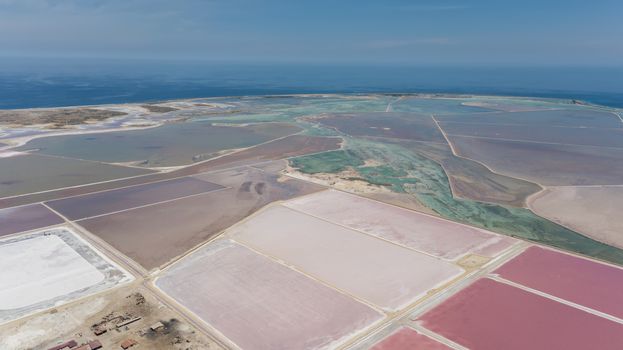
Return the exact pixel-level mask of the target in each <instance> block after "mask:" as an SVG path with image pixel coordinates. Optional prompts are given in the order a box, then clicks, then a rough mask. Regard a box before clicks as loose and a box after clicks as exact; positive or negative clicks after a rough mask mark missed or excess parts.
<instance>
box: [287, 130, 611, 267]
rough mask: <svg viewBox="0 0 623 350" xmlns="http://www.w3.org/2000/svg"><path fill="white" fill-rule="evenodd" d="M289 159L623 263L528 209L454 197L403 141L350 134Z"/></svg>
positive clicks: (441, 210) (443, 211) (434, 168)
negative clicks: (333, 147) (352, 173)
mask: <svg viewBox="0 0 623 350" xmlns="http://www.w3.org/2000/svg"><path fill="white" fill-rule="evenodd" d="M327 153H329V152H327ZM370 159H371V160H374V161H376V162H378V163H379V164H383V165H380V166H372V167H370V166H365V165H364V161H365V160H370ZM291 163H292V165H293V166H295V167H297V168H299V170H300V171H302V172H309V173H310V174H313V173H318V172H333V173H336V172H340V171H342V170H345V169H346V168H347V167H352V168H353V169H354V170H356V171H357V173H358V174H359V176H360V177H361V179H362V180H365V181H367V182H369V183H371V184H377V185H381V186H387V187H389V188H391V189H392V191H394V192H398V193H409V194H412V195H413V196H415V197H416V198H417V199H418V200H419V201H420V202H421V203H422V204H424V205H425V206H426V207H428V208H430V209H432V210H434V211H435V212H436V213H438V214H439V215H440V216H442V217H444V218H446V219H450V220H453V221H459V222H463V223H467V224H470V225H473V226H477V227H480V228H484V229H488V230H491V231H494V232H498V233H502V234H505V235H508V236H512V237H517V238H521V239H525V240H529V241H533V242H537V243H541V244H546V245H550V246H553V247H556V248H560V249H563V250H568V251H572V252H576V253H580V254H583V255H587V256H591V257H594V258H597V259H601V260H606V261H609V262H613V263H615V264H618V265H623V250H621V249H618V248H615V247H611V246H608V245H606V244H604V243H601V242H598V241H595V240H592V239H590V238H588V237H585V236H583V235H580V234H578V233H576V232H574V231H572V230H569V229H567V228H565V227H563V226H560V225H558V224H555V223H553V222H551V221H549V220H546V219H544V218H541V217H539V216H537V215H536V214H534V213H532V212H531V211H530V210H528V209H524V208H516V207H510V206H502V205H495V204H488V203H481V202H477V201H471V200H465V199H458V198H455V197H453V195H452V190H451V189H450V183H449V181H448V177H447V176H446V173H445V172H444V170H443V168H442V167H441V166H440V165H439V164H438V163H436V162H434V161H432V160H430V159H428V158H426V157H424V156H422V155H419V154H417V153H415V152H413V151H411V150H409V149H407V148H405V147H402V146H399V145H394V144H387V143H382V142H375V141H370V140H367V139H366V140H364V139H359V138H351V137H347V139H346V149H345V150H344V151H340V153H335V152H334V153H333V154H330V155H327V154H326V153H320V154H315V155H309V156H303V157H297V158H294V159H292V161H291ZM319 164H321V165H319Z"/></svg>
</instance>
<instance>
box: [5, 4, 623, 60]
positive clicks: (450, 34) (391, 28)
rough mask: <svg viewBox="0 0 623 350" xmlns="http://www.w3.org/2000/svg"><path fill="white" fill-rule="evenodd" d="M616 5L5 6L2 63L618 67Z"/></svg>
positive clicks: (621, 34)
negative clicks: (50, 59)
mask: <svg viewBox="0 0 623 350" xmlns="http://www.w3.org/2000/svg"><path fill="white" fill-rule="evenodd" d="M622 14H623V1H621V0H603V1H599V0H593V1H578V0H566V1H554V0H540V1H533V0H515V1H506V0H497V1H458V0H455V1H445V0H438V1H417V0H413V1H390V0H385V1H382V0H379V1H366V0H359V1H351V0H333V1H327V0H314V1H297V0H256V1H245V0H203V1H200V0H109V1H104V0H47V1H45V0H0V47H1V49H0V56H69V57H72V56H74V57H118V58H162V59H200V60H214V61H243V62H317V63H351V62H355V63H407V64H456V65H463V64H500V65H505V64H509V65H621V62H623V59H622V58H621V57H623V39H622V38H623V19H622V18H621V15H622Z"/></svg>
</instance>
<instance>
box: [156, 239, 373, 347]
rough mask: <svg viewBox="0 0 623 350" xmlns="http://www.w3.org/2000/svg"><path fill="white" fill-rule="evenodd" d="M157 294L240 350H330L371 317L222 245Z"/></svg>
mask: <svg viewBox="0 0 623 350" xmlns="http://www.w3.org/2000/svg"><path fill="white" fill-rule="evenodd" d="M156 284H157V286H158V287H159V288H160V289H162V290H163V291H164V292H165V293H167V294H168V295H170V296H171V297H172V298H174V299H175V300H176V301H177V302H179V303H181V304H182V305H184V306H185V307H186V308H188V309H190V310H191V311H192V312H194V313H195V314H196V315H197V316H199V317H200V318H201V319H203V320H204V321H205V322H207V323H209V324H210V325H211V326H212V327H214V328H215V329H216V330H217V331H218V332H220V333H221V334H223V335H224V336H225V337H227V338H229V339H230V340H231V341H232V342H233V343H235V344H236V345H237V346H239V347H240V348H242V349H271V350H272V349H284V350H285V349H319V348H335V347H337V346H338V345H339V344H341V343H343V342H344V341H346V339H348V338H349V337H351V336H353V335H355V334H357V333H358V332H360V331H363V330H365V329H366V328H368V327H369V326H370V325H372V324H374V323H376V322H377V321H379V320H380V319H382V318H383V315H382V314H381V313H380V312H378V311H375V310H374V309H372V308H370V307H368V306H366V305H364V304H362V303H360V302H357V301H356V300H354V299H352V298H350V297H348V296H346V295H344V294H342V293H340V292H338V291H336V290H334V289H332V288H329V287H327V286H325V285H323V284H321V283H319V282H317V281H314V280H313V279H311V278H309V277H307V276H305V275H303V274H301V273H299V272H297V271H294V270H292V269H290V268H288V267H286V266H284V265H282V264H279V263H277V262H275V261H273V260H272V259H270V258H267V257H264V256H262V255H260V254H257V253H255V252H253V251H251V250H249V249H247V248H245V247H242V246H240V245H238V244H234V243H231V242H228V241H220V242H215V243H212V244H210V245H209V246H206V247H204V248H202V249H200V250H199V251H197V252H195V253H193V254H192V255H190V256H189V257H187V258H185V259H183V260H181V261H180V262H178V263H177V264H176V265H174V266H173V267H172V268H171V269H169V270H167V271H166V273H165V275H164V276H163V277H161V278H159V279H158V280H157V281H156Z"/></svg>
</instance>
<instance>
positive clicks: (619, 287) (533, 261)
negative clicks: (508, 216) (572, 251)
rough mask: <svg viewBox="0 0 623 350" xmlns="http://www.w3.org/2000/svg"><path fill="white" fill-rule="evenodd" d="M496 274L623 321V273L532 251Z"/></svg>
mask: <svg viewBox="0 0 623 350" xmlns="http://www.w3.org/2000/svg"><path fill="white" fill-rule="evenodd" d="M494 273H496V274H498V275H500V277H502V278H505V279H507V280H510V281H513V282H516V283H519V284H522V285H524V286H526V287H530V288H532V289H536V290H539V291H541V292H545V293H547V294H550V295H553V296H556V297H558V298H561V299H564V300H567V301H570V302H573V303H576V304H579V305H582V306H586V307H589V308H591V309H594V310H597V311H601V312H603V313H606V314H609V315H612V316H615V317H618V318H621V319H623V269H621V268H618V267H614V266H610V265H606V264H602V263H598V262H595V261H591V260H588V259H583V258H579V257H575V256H572V255H569V254H564V253H559V252H555V251H553V250H549V249H544V248H540V247H530V248H528V249H527V250H526V251H524V252H523V253H521V254H520V255H519V256H517V257H516V258H514V259H513V260H511V261H510V262H508V263H506V264H504V266H502V267H500V268H498V269H497V270H496V271H495V272H494Z"/></svg>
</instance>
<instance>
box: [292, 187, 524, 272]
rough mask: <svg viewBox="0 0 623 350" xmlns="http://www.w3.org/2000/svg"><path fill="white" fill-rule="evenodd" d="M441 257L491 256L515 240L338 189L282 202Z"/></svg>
mask: <svg viewBox="0 0 623 350" xmlns="http://www.w3.org/2000/svg"><path fill="white" fill-rule="evenodd" d="M284 205H285V206H288V207H290V208H293V209H296V210H300V211H303V212H306V213H309V214H311V215H313V216H317V217H320V218H323V219H325V220H328V221H331V222H335V223H338V224H340V225H344V226H348V227H351V228H353V229H356V230H360V231H363V232H366V233H369V234H371V235H375V236H378V237H381V238H384V239H387V240H390V241H392V242H396V243H399V244H402V245H405V246H407V247H410V248H413V249H416V250H419V251H422V252H426V253H428V254H431V255H434V256H438V257H441V258H444V259H450V260H453V259H456V258H457V257H459V256H461V255H464V254H466V253H477V254H481V255H485V256H489V257H493V256H495V255H497V254H498V253H500V252H501V251H503V250H504V249H506V248H508V247H509V246H510V245H512V244H513V243H514V242H515V240H513V239H512V238H508V237H503V236H499V235H496V234H493V233H491V232H488V231H485V230H481V229H477V228H473V227H469V226H465V225H461V224H457V223H453V222H450V221H447V220H443V219H439V218H435V217H433V216H430V215H425V214H421V213H417V212H414V211H411V210H407V209H402V208H398V207H395V206H391V205H387V204H383V203H380V202H376V201H373V200H369V199H366V198H362V197H359V196H355V195H351V194H347V193H344V192H339V191H332V190H330V191H323V192H319V193H316V194H313V195H309V196H305V197H301V198H297V199H294V200H291V201H288V202H286V203H285V204H284Z"/></svg>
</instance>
